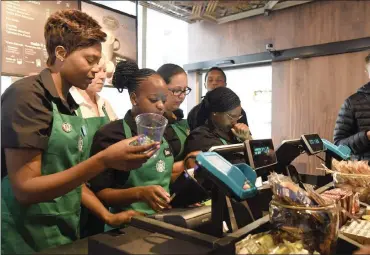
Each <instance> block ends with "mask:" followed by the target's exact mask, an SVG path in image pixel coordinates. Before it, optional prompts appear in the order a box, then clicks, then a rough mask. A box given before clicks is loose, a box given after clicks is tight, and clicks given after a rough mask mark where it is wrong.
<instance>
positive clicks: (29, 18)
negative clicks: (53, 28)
mask: <svg viewBox="0 0 370 255" xmlns="http://www.w3.org/2000/svg"><path fill="white" fill-rule="evenodd" d="M62 9H78V1H77V0H75V1H13V0H9V1H3V0H2V1H1V31H2V39H1V45H2V58H1V61H2V70H1V72H2V74H8V75H16V76H27V75H30V74H32V73H38V72H40V71H41V70H42V69H44V68H45V67H46V61H47V59H48V54H47V52H46V49H45V39H44V26H45V23H46V20H47V18H48V17H49V16H50V14H52V13H54V12H56V11H58V10H62Z"/></svg>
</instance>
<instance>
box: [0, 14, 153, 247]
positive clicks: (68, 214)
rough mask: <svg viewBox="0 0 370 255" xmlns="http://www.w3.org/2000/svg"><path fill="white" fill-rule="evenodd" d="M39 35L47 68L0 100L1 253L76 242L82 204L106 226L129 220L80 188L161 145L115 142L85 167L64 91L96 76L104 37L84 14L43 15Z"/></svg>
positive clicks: (73, 106) (83, 142)
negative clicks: (44, 43)
mask: <svg viewBox="0 0 370 255" xmlns="http://www.w3.org/2000/svg"><path fill="white" fill-rule="evenodd" d="M44 35H45V41H46V49H47V52H48V54H49V59H48V61H47V64H48V68H47V69H44V70H43V71H42V72H41V73H40V74H38V75H34V76H30V77H26V78H24V79H21V80H19V81H17V82H16V83H14V84H12V85H11V86H10V87H9V88H8V89H7V90H6V91H5V92H4V94H3V96H2V98H1V102H2V108H1V134H2V139H1V153H2V169H1V170H2V171H1V176H2V180H1V232H2V235H1V253H2V254H32V253H34V252H37V251H41V250H43V249H46V248H50V247H54V246H59V245H62V244H67V243H70V242H73V241H75V240H77V239H78V238H79V231H78V228H79V220H80V218H79V215H80V208H81V207H80V205H81V203H83V204H84V205H85V206H86V207H87V208H89V209H90V210H91V211H93V212H95V213H96V215H98V216H100V218H101V219H102V220H104V221H107V222H109V223H110V224H114V225H116V223H118V224H117V225H120V224H122V223H124V222H127V221H129V219H130V218H131V217H132V215H134V214H135V212H133V211H131V212H123V213H119V214H115V215H112V214H111V213H110V212H109V211H108V210H106V208H105V207H104V205H103V204H102V203H101V202H100V201H99V199H97V197H96V196H95V195H94V194H93V193H92V192H91V191H90V192H89V189H88V188H86V187H84V184H83V183H84V182H86V181H87V180H89V179H90V178H92V177H94V176H95V175H97V174H99V173H101V172H103V171H104V170H105V169H111V168H115V169H117V171H118V170H121V171H129V170H131V169H135V168H138V167H140V166H141V165H142V164H143V163H145V162H146V161H147V159H148V158H150V157H151V156H152V155H153V153H154V150H156V149H158V147H159V144H155V143H154V144H152V145H147V146H136V147H135V146H130V145H129V144H130V143H131V142H133V141H135V140H136V139H137V138H131V139H127V140H123V141H121V140H120V141H118V142H117V143H116V144H114V145H113V143H112V146H110V147H109V148H108V147H107V148H106V149H105V150H102V151H101V152H100V153H98V154H96V155H95V156H93V157H91V158H89V159H87V160H85V161H84V152H85V150H86V149H87V148H86V146H87V145H88V144H89V139H88V137H89V134H88V130H87V128H86V123H85V121H84V119H83V117H82V116H81V114H78V109H79V107H78V104H77V103H76V102H75V101H74V100H73V98H72V96H71V94H70V93H69V90H70V88H71V86H72V84H73V85H76V86H78V88H80V89H83V90H84V89H86V88H87V87H88V85H89V84H90V83H91V81H92V80H93V78H94V76H95V74H96V73H97V72H98V71H99V66H98V62H99V60H100V57H101V42H103V41H104V40H105V33H104V32H102V31H101V27H100V26H99V24H98V23H97V22H96V21H95V20H94V19H92V18H91V17H90V16H88V15H87V14H85V13H83V12H80V11H78V10H64V11H59V12H56V13H54V14H52V15H51V16H50V17H49V19H48V20H47V23H46V25H45V29H44ZM150 148H153V149H154V150H153V151H151V152H148V153H144V154H143V152H144V151H147V150H149V149H150ZM82 161H83V162H82ZM82 187H84V188H82ZM85 192H86V194H85V196H82V195H81V194H82V193H85Z"/></svg>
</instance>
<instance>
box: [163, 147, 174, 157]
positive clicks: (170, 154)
mask: <svg viewBox="0 0 370 255" xmlns="http://www.w3.org/2000/svg"><path fill="white" fill-rule="evenodd" d="M163 151H164V156H165V157H170V156H172V152H171V150H170V149H169V148H166V149H164V150H163Z"/></svg>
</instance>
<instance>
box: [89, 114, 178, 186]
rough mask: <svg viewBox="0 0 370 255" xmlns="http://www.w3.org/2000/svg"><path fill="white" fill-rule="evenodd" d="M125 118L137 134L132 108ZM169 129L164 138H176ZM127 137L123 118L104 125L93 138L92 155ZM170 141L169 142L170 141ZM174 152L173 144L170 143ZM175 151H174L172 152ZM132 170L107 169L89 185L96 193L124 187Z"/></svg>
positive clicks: (133, 134)
mask: <svg viewBox="0 0 370 255" xmlns="http://www.w3.org/2000/svg"><path fill="white" fill-rule="evenodd" d="M124 120H125V121H126V123H127V125H128V126H129V127H130V129H131V132H132V136H136V135H137V127H136V122H135V119H134V118H133V116H132V114H131V110H129V111H128V112H127V113H126V115H125V117H124ZM168 130H169V129H166V131H165V133H164V135H163V136H164V138H165V139H166V141H167V142H168V141H169V140H174V137H173V135H175V136H176V134H174V133H169V132H168ZM124 139H126V135H125V132H124V128H123V121H122V119H119V120H116V121H112V122H110V123H108V124H106V125H104V126H103V127H101V128H100V129H99V130H98V131H97V132H96V133H95V136H94V138H93V142H92V145H91V152H90V155H91V156H93V155H95V154H97V153H98V152H100V151H102V150H104V149H106V148H108V147H109V146H110V145H112V144H115V143H117V142H119V141H121V140H124ZM168 143H169V142H168ZM169 146H170V148H171V152H172V146H171V144H170V143H169ZM172 153H173V152H172ZM129 175H130V172H125V171H118V170H116V169H107V170H106V171H104V172H102V173H101V174H99V175H98V176H96V177H95V178H93V179H91V180H90V181H89V185H90V188H91V190H93V191H94V192H95V193H96V192H99V191H101V190H103V189H106V188H113V189H114V188H117V189H118V188H123V187H124V185H125V183H126V181H127V180H128V177H129Z"/></svg>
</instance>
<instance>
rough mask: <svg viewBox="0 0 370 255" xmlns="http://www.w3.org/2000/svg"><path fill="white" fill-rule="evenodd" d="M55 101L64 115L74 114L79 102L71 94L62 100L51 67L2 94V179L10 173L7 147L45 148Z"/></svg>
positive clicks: (15, 84)
mask: <svg viewBox="0 0 370 255" xmlns="http://www.w3.org/2000/svg"><path fill="white" fill-rule="evenodd" d="M52 102H54V103H55V104H56V105H57V107H58V110H59V111H60V112H61V113H62V114H68V115H75V110H76V109H77V108H78V104H77V103H76V102H75V101H74V100H73V98H72V96H71V95H70V94H68V96H67V102H65V101H62V100H61V99H60V97H59V95H58V93H57V90H56V88H55V84H54V81H53V79H52V77H51V71H50V69H44V70H43V71H42V72H41V73H40V74H38V75H34V76H29V77H26V78H23V79H21V80H18V81H16V82H15V83H13V84H12V85H11V86H10V87H9V88H8V89H7V90H5V92H4V94H3V95H2V96H1V157H2V159H3V160H2V161H1V178H3V177H4V176H6V175H7V169H6V162H5V153H4V149H5V148H28V149H39V150H42V151H43V150H45V149H46V148H47V146H48V141H49V136H50V134H51V128H52V121H53V106H52Z"/></svg>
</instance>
